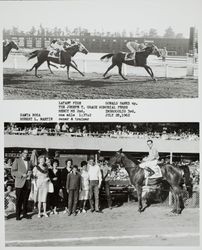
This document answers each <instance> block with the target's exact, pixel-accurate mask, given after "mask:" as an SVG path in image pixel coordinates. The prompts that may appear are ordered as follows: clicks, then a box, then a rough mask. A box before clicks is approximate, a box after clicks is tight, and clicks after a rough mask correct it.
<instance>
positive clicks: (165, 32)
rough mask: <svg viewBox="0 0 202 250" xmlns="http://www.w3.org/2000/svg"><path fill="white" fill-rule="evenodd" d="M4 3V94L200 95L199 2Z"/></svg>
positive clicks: (21, 97)
mask: <svg viewBox="0 0 202 250" xmlns="http://www.w3.org/2000/svg"><path fill="white" fill-rule="evenodd" d="M16 2H17V3H16ZM1 9H2V13H1V18H2V26H3V31H2V33H3V34H2V36H3V45H2V46H3V98H4V99H5V100H32V99H33V100H35V99H107V98H110V99H112V98H113V99H127V98H145V99H147V98H150V99H154V98H156V99H157V98H197V97H198V27H197V24H198V18H199V14H198V13H199V10H200V1H198V0H184V1H181V0H175V1H167V0H161V1H160V0H152V1H151V0H142V1H141V2H140V1H137V0H133V1H132V0H126V1H114V0H110V1H106V0H103V1H92V0H82V1H81V0H75V1H15V4H14V3H13V2H12V1H10V2H9V1H6V2H1ZM14 17H16V18H14Z"/></svg>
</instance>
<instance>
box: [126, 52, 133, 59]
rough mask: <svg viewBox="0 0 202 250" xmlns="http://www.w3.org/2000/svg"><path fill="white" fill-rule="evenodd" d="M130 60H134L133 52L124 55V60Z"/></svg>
mask: <svg viewBox="0 0 202 250" xmlns="http://www.w3.org/2000/svg"><path fill="white" fill-rule="evenodd" d="M132 59H134V53H133V52H130V53H128V54H126V58H125V60H132Z"/></svg>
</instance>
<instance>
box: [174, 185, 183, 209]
mask: <svg viewBox="0 0 202 250" xmlns="http://www.w3.org/2000/svg"><path fill="white" fill-rule="evenodd" d="M173 191H174V193H175V196H176V213H177V214H180V213H181V211H182V209H181V207H180V195H181V190H180V187H179V186H174V187H173Z"/></svg>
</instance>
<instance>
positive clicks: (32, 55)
mask: <svg viewBox="0 0 202 250" xmlns="http://www.w3.org/2000/svg"><path fill="white" fill-rule="evenodd" d="M38 52H39V50H35V51H32V52H30V53H29V55H28V56H29V57H28V59H27V60H28V61H29V60H30V59H32V58H34V57H36V56H37V55H38Z"/></svg>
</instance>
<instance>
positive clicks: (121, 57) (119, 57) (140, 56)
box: [100, 45, 161, 81]
mask: <svg viewBox="0 0 202 250" xmlns="http://www.w3.org/2000/svg"><path fill="white" fill-rule="evenodd" d="M151 54H154V55H156V56H157V57H160V56H161V54H160V52H159V50H158V48H157V47H156V46H155V45H151V46H148V47H146V48H145V49H144V50H143V51H140V52H136V54H135V60H134V59H131V60H126V55H127V53H126V52H121V51H120V52H118V53H116V54H113V53H111V54H106V55H104V56H102V57H101V58H100V60H103V59H105V58H107V59H109V58H111V57H112V64H111V66H109V68H108V69H107V71H106V72H105V73H104V75H103V76H104V77H105V76H106V74H107V73H108V72H109V71H110V70H111V69H112V68H113V67H114V66H117V67H118V70H119V75H120V76H121V77H122V78H123V79H124V80H127V78H126V77H124V76H123V74H122V72H121V71H122V64H123V63H125V64H127V65H131V66H135V67H143V68H145V70H146V71H147V72H148V74H149V75H150V76H151V78H152V79H153V80H154V81H156V79H155V78H154V73H153V71H152V69H151V68H150V67H149V66H148V65H147V57H148V56H149V55H151ZM109 77H110V76H108V77H107V78H109Z"/></svg>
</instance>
